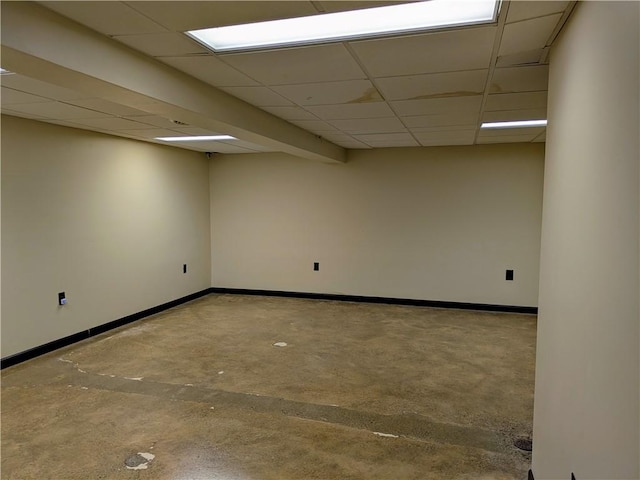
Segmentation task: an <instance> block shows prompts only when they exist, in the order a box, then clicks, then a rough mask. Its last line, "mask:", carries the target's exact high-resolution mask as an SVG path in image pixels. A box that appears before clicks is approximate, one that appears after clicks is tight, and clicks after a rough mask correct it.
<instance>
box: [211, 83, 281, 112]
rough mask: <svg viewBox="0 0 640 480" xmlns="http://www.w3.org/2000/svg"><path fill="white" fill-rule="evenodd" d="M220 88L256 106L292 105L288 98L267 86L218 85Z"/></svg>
mask: <svg viewBox="0 0 640 480" xmlns="http://www.w3.org/2000/svg"><path fill="white" fill-rule="evenodd" d="M220 89H221V90H224V91H225V92H227V93H230V94H231V95H233V96H234V97H238V98H239V99H241V100H244V101H245V102H248V103H250V104H252V105H255V106H257V107H280V106H291V105H292V103H291V102H290V101H289V100H287V99H286V98H284V97H281V96H280V95H278V93H276V92H274V91H273V90H270V89H268V88H267V87H220Z"/></svg>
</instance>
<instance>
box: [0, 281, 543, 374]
mask: <svg viewBox="0 0 640 480" xmlns="http://www.w3.org/2000/svg"><path fill="white" fill-rule="evenodd" d="M210 293H227V294H235V295H261V296H271V297H289V298H308V299H314V300H337V301H343V302H362V303H381V304H389V305H409V306H416V307H436V308H457V309H462V310H481V311H488V312H507V313H526V314H534V315H535V314H537V313H538V308H537V307H520V306H516V305H490V304H484V303H462V302H441V301H436V300H416V299H411V298H388V297H365V296H359V295H338V294H332V293H310V292H284V291H279V290H250V289H243V288H219V287H211V288H207V289H205V290H201V291H200V292H196V293H192V294H191V295H187V296H186V297H182V298H178V299H176V300H172V301H171V302H167V303H163V304H162V305H158V306H156V307H152V308H148V309H147V310H143V311H141V312H138V313H134V314H132V315H128V316H126V317H123V318H119V319H117V320H113V321H112V322H108V323H104V324H102V325H98V326H96V327H93V328H89V329H87V330H83V331H81V332H77V333H74V334H72V335H69V336H67V337H63V338H59V339H57V340H54V341H52V342H49V343H45V344H44V345H38V346H37V347H33V348H30V349H29V350H25V351H24V352H19V353H16V354H14V355H9V356H8V357H4V358H2V359H0V369H5V368H7V367H11V366H13V365H17V364H19V363H22V362H25V361H27V360H30V359H32V358H35V357H39V356H40V355H44V354H45V353H49V352H53V351H54V350H58V349H59V348H62V347H66V346H68V345H71V344H73V343H77V342H79V341H81V340H85V339H87V338H90V337H93V336H96V335H100V334H101V333H104V332H108V331H109V330H113V329H114V328H118V327H122V326H123V325H127V324H128V323H132V322H135V321H137V320H140V319H142V318H145V317H148V316H151V315H155V314H156V313H160V312H162V311H164V310H168V309H169V308H173V307H176V306H178V305H181V304H183V303H186V302H189V301H191V300H195V299H196V298H200V297H204V296H205V295H208V294H210Z"/></svg>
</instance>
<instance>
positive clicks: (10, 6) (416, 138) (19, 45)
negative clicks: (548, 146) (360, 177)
mask: <svg viewBox="0 0 640 480" xmlns="http://www.w3.org/2000/svg"><path fill="white" fill-rule="evenodd" d="M37 3H39V4H37ZM37 3H36V2H2V42H1V43H2V67H3V68H6V69H8V70H11V71H13V72H15V74H13V75H2V76H1V77H0V81H1V84H2V97H1V98H2V112H3V113H5V114H9V115H16V116H22V117H27V118H34V119H37V120H41V121H45V122H51V123H57V124H61V125H66V126H71V127H76V128H83V129H89V130H95V131H99V132H104V133H109V134H113V135H120V136H126V137H130V138H136V139H140V140H144V141H155V140H153V138H154V137H156V136H171V135H203V134H214V133H223V134H231V135H234V136H235V137H237V138H238V140H233V141H226V142H207V143H200V142H199V143H196V144H184V145H180V146H181V147H183V148H191V149H194V150H200V151H214V152H222V153H247V152H257V151H287V152H289V153H292V154H294V155H298V156H301V157H307V158H314V159H319V160H325V161H343V160H344V149H352V148H359V149H367V148H381V147H409V146H440V145H472V144H484V143H511V142H543V141H544V140H545V129H544V128H517V129H508V130H480V128H479V125H480V123H481V122H493V121H507V120H524V119H541V118H546V97H547V77H548V54H549V47H550V45H551V44H552V42H553V41H554V39H555V38H556V36H557V34H558V32H559V31H560V29H561V28H562V26H563V25H564V23H565V22H566V20H567V18H568V16H569V14H570V12H571V10H572V9H573V7H574V2H568V1H554V2H550V1H549V2H548V1H515V2H503V4H502V6H501V12H500V15H499V18H498V21H497V22H496V23H495V24H491V25H484V26H474V27H467V28H458V29H449V30H443V31H437V32H431V33H427V34H418V35H410V36H402V37H396V38H382V39H374V40H360V41H350V42H341V43H333V44H328V45H316V46H306V47H298V48H286V49H278V50H270V51H258V52H248V53H232V54H218V55H216V54H214V53H212V52H210V51H208V50H206V49H205V48H204V47H203V46H201V45H200V44H198V43H196V42H195V41H193V40H191V39H190V38H189V37H187V36H186V35H185V34H184V33H183V32H184V31H186V30H191V29H198V28H204V27H211V26H222V25H231V24H236V23H248V22H255V21H261V20H271V19H276V18H288V17H295V16H303V15H314V14H322V13H323V12H333V11H341V10H348V9H354V8H365V7H371V6H379V5H383V4H389V3H392V2H340V1H321V2H318V1H314V2H308V1H283V2H263V1H257V2H248V1H247V2H245V1H231V2H222V1H221V2H218V1H213V2H206V1H203V2H189V1H159V2H154V1H142V2H111V1H106V2H92V1H89V2H84V1H73V2H37ZM76 22H77V23H76ZM30 31H31V32H30ZM29 33H32V35H30V34H29Z"/></svg>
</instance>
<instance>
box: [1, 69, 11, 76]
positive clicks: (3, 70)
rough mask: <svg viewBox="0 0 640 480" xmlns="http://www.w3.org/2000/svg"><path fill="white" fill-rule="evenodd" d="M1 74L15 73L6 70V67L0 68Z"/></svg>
mask: <svg viewBox="0 0 640 480" xmlns="http://www.w3.org/2000/svg"><path fill="white" fill-rule="evenodd" d="M0 75H13V72H10V71H9V70H5V69H4V68H0Z"/></svg>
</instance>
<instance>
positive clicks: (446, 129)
mask: <svg viewBox="0 0 640 480" xmlns="http://www.w3.org/2000/svg"><path fill="white" fill-rule="evenodd" d="M475 129H476V127H475V126H470V125H446V126H440V127H414V128H410V129H409V130H410V131H411V132H412V133H416V134H418V133H443V132H445V133H446V132H459V131H464V130H474V131H475Z"/></svg>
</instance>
